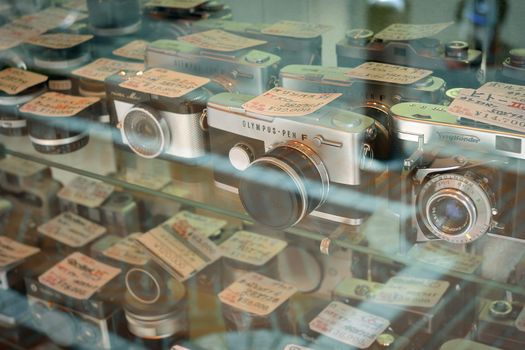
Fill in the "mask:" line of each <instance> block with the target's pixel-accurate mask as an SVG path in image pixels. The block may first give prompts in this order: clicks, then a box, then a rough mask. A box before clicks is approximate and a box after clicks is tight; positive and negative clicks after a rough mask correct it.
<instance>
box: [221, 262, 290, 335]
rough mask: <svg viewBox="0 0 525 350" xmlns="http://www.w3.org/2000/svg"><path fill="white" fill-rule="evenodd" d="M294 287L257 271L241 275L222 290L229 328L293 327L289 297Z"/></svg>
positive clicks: (287, 328)
mask: <svg viewBox="0 0 525 350" xmlns="http://www.w3.org/2000/svg"><path fill="white" fill-rule="evenodd" d="M296 291H297V289H295V287H293V286H291V285H289V284H286V283H283V282H280V281H277V280H274V279H271V278H268V277H265V276H263V275H260V274H258V273H255V272H249V273H246V274H244V275H243V276H241V277H240V278H239V279H238V280H237V281H235V282H234V283H232V284H231V285H229V286H228V287H227V288H226V289H224V290H223V291H222V292H220V293H219V300H220V301H221V303H222V312H223V317H224V321H225V323H226V329H228V330H230V331H237V332H245V331H248V330H253V329H261V328H273V327H272V325H273V324H277V325H278V326H277V328H278V329H280V330H282V331H285V332H286V330H288V331H290V330H291V319H290V314H289V310H288V300H289V299H290V298H291V297H292V296H293V295H294V294H295V293H296Z"/></svg>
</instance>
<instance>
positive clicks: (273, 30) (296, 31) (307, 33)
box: [261, 21, 332, 39]
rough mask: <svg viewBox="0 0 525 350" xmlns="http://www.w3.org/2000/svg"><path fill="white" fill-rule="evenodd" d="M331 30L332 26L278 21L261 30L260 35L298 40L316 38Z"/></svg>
mask: <svg viewBox="0 0 525 350" xmlns="http://www.w3.org/2000/svg"><path fill="white" fill-rule="evenodd" d="M330 29H332V26H327V25H324V24H314V23H306V22H296V21H280V22H277V23H275V24H272V25H271V26H269V27H266V28H263V29H262V30H261V33H264V34H269V35H277V36H285V37H292V38H299V39H310V38H316V37H318V36H319V35H321V34H323V33H324V32H327V31H329V30H330Z"/></svg>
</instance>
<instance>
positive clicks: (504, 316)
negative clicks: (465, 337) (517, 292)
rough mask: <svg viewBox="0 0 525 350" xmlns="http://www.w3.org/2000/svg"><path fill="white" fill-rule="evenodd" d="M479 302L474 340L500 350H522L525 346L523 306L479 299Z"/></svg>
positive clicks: (502, 301) (504, 301)
mask: <svg viewBox="0 0 525 350" xmlns="http://www.w3.org/2000/svg"><path fill="white" fill-rule="evenodd" d="M479 302H480V313H479V316H478V324H477V330H476V340H477V341H479V342H482V343H485V344H489V345H493V346H497V347H501V348H502V349H508V350H518V349H523V347H524V346H525V327H524V322H523V316H522V314H523V311H522V310H523V305H521V304H518V303H512V302H509V301H506V300H487V299H481V298H480V299H479Z"/></svg>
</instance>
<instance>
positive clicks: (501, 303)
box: [489, 300, 512, 318]
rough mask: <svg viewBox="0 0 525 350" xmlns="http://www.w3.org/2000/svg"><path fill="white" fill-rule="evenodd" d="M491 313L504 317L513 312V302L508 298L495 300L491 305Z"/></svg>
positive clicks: (494, 315)
mask: <svg viewBox="0 0 525 350" xmlns="http://www.w3.org/2000/svg"><path fill="white" fill-rule="evenodd" d="M489 312H490V315H491V316H493V317H497V318H504V317H507V316H509V315H510V314H511V312H512V304H511V303H509V302H508V301H506V300H495V301H493V302H491V303H490V305H489Z"/></svg>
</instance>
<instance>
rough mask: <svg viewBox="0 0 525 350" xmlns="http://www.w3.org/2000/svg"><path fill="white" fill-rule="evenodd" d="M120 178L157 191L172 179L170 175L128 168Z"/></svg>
mask: <svg viewBox="0 0 525 350" xmlns="http://www.w3.org/2000/svg"><path fill="white" fill-rule="evenodd" d="M119 178H121V179H122V180H124V181H126V182H128V183H131V184H134V185H138V186H141V187H145V188H149V189H152V190H155V191H158V190H160V189H161V188H163V187H164V186H166V185H167V184H168V183H169V182H170V181H171V178H170V177H169V175H166V174H162V173H160V174H159V173H149V172H148V173H145V172H140V171H137V170H135V169H126V172H125V173H124V174H122V175H120V176H119Z"/></svg>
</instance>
